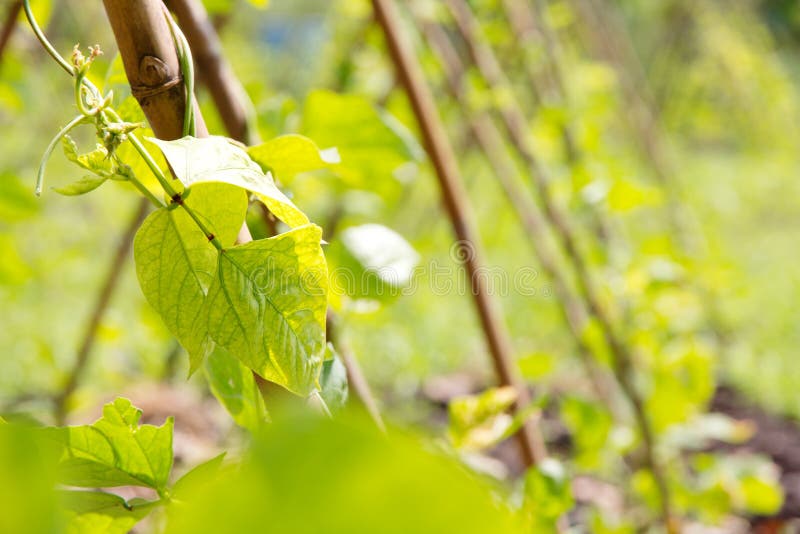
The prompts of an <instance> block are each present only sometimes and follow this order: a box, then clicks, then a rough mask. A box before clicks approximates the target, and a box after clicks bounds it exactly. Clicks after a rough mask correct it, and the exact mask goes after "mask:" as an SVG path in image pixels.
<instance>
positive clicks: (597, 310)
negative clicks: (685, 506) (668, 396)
mask: <svg viewBox="0 0 800 534" xmlns="http://www.w3.org/2000/svg"><path fill="white" fill-rule="evenodd" d="M445 1H446V3H447V5H448V7H449V9H450V12H451V13H452V15H453V19H454V20H455V22H456V27H457V29H458V32H459V33H460V34H461V36H462V38H463V40H464V42H465V43H466V45H467V50H468V51H469V53H470V56H471V57H472V61H473V63H474V64H475V66H476V67H477V68H478V72H479V74H480V76H481V77H482V78H483V80H484V82H485V83H486V85H487V86H488V87H489V88H490V89H491V90H494V91H499V90H506V94H507V95H508V97H509V98H507V99H506V102H505V103H504V105H503V106H501V107H500V109H499V112H500V116H501V119H502V121H501V122H502V124H503V125H504V127H505V130H506V133H507V135H508V138H509V139H510V141H511V144H512V146H513V147H514V149H515V151H516V152H517V154H518V155H519V156H520V157H521V159H522V160H523V161H524V162H525V163H526V164H527V165H528V168H529V171H530V177H531V179H532V181H533V185H534V188H535V189H536V191H537V192H538V194H539V199H540V201H541V203H542V206H543V211H544V215H545V218H546V219H547V221H548V224H549V225H550V226H551V228H552V229H553V231H554V232H555V234H556V235H557V236H558V238H559V240H560V242H561V246H562V247H563V249H564V251H565V253H566V256H567V258H568V259H569V261H570V264H571V265H572V268H573V270H574V272H575V278H576V281H577V285H578V289H579V291H580V293H581V296H582V298H583V299H584V302H585V304H586V308H587V310H588V312H589V315H590V316H591V317H593V318H594V319H595V320H596V321H597V324H598V325H599V326H600V330H601V332H602V333H603V337H604V339H605V342H606V345H607V346H608V348H609V350H610V352H611V356H612V358H611V360H612V361H611V368H612V371H613V373H614V377H615V378H616V381H617V383H618V385H619V387H620V391H621V392H622V393H623V395H624V396H625V397H626V398H627V400H628V402H629V403H630V405H631V407H632V408H633V411H634V419H635V423H636V426H637V427H638V429H639V432H640V434H641V437H642V442H643V445H644V453H645V462H646V466H647V468H648V469H649V471H650V473H651V474H652V476H653V479H654V480H655V483H656V487H657V489H658V493H659V500H660V503H661V514H662V520H663V523H664V525H665V527H666V528H667V529H668V530H670V531H672V529H673V528H674V524H675V523H674V520H673V514H672V507H671V500H670V494H669V488H668V485H667V478H666V474H665V473H664V470H663V468H662V466H661V464H660V462H659V461H658V458H657V456H656V450H655V449H656V447H655V433H654V431H653V428H652V425H651V422H650V420H649V418H648V416H647V413H646V410H645V407H644V400H643V399H642V396H641V394H640V393H639V391H638V389H637V388H636V385H635V383H634V380H633V371H634V368H633V363H634V358H633V354H631V352H630V351H629V349H628V347H627V346H626V345H625V344H624V343H623V341H622V340H621V339H620V337H619V336H618V335H617V333H616V331H615V329H614V326H613V322H612V320H611V316H610V315H609V313H608V312H607V311H606V309H605V308H604V306H603V304H602V303H601V299H600V296H599V294H598V291H597V288H596V287H595V285H594V281H593V278H592V276H591V274H590V272H589V269H588V266H587V262H586V260H585V258H584V257H583V254H582V253H581V251H580V249H579V247H578V243H577V238H576V236H575V233H574V231H573V230H572V227H571V225H570V224H569V222H568V220H567V218H566V216H565V215H564V214H563V213H562V211H561V208H560V207H559V206H558V204H557V202H556V200H555V199H554V198H553V196H552V194H551V193H550V190H549V186H548V182H549V180H548V177H547V175H546V174H545V169H544V167H542V166H541V165H540V164H539V161H538V159H537V158H536V155H535V154H534V151H533V149H532V147H531V146H530V140H529V138H528V136H527V133H526V132H527V127H526V124H527V120H526V118H525V116H524V114H523V113H522V111H521V108H520V107H519V104H518V103H517V102H516V100H515V99H514V97H513V91H512V90H511V89H510V87H511V85H510V84H509V83H508V81H507V80H506V78H505V75H504V74H503V70H502V68H501V67H500V65H499V63H498V61H497V58H496V57H495V55H494V52H493V51H492V49H491V48H490V47H489V46H488V45H485V44H484V43H483V41H482V39H481V35H480V34H481V30H480V25H479V23H478V21H477V20H476V18H475V16H474V14H473V13H472V11H471V9H470V7H469V5H468V4H467V3H466V2H465V0H445Z"/></svg>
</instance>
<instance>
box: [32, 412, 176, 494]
mask: <svg viewBox="0 0 800 534" xmlns="http://www.w3.org/2000/svg"><path fill="white" fill-rule="evenodd" d="M141 417H142V412H141V410H139V409H138V408H136V407H134V406H133V405H132V404H131V401H129V400H128V399H123V398H117V399H116V400H114V401H113V402H110V403H108V404H106V405H105V406H104V407H103V417H102V418H100V419H98V420H97V421H96V422H95V423H94V424H92V425H85V426H72V427H65V428H51V429H47V430H48V432H49V433H50V434H51V435H52V436H53V437H54V438H55V439H56V440H57V441H58V442H60V443H61V444H62V445H63V447H64V449H63V453H62V457H61V461H60V462H59V468H60V469H59V475H60V479H61V482H63V483H64V484H68V485H70V486H79V487H92V488H94V487H99V488H103V487H114V486H129V485H130V486H145V487H149V488H153V489H155V490H156V491H158V492H159V494H161V493H163V492H164V490H165V489H166V487H167V481H168V479H169V473H170V470H171V469H172V426H173V420H172V418H171V417H169V418H167V420H166V422H165V423H164V424H163V425H162V426H160V427H156V426H153V425H139V420H140V419H141Z"/></svg>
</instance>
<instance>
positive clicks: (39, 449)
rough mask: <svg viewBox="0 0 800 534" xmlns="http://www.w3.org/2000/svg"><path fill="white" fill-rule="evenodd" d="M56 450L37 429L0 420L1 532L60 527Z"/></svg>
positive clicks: (38, 533)
mask: <svg viewBox="0 0 800 534" xmlns="http://www.w3.org/2000/svg"><path fill="white" fill-rule="evenodd" d="M54 467H55V451H53V450H51V448H49V447H47V446H46V444H42V443H40V442H39V441H38V440H37V439H36V434H35V432H34V431H33V430H32V429H30V428H25V427H22V426H18V425H10V424H0V482H2V483H0V501H1V502H2V503H3V510H2V513H0V532H19V533H22V534H49V533H52V532H58V531H59V530H60V522H59V521H58V518H57V515H56V502H55V498H54V495H53V492H52V488H53V485H54V484H55V480H54V476H53V475H54V472H55V469H54Z"/></svg>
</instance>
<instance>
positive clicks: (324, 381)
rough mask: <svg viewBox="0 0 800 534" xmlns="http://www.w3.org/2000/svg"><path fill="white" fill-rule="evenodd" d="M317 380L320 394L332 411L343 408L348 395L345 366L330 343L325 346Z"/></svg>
mask: <svg viewBox="0 0 800 534" xmlns="http://www.w3.org/2000/svg"><path fill="white" fill-rule="evenodd" d="M319 382H320V386H321V390H320V395H322V398H323V400H324V401H325V404H327V405H328V407H329V408H330V409H331V410H332V411H334V412H335V411H336V410H338V409H340V408H343V407H344V405H345V404H346V403H347V396H348V384H347V368H345V366H344V364H343V363H342V359H341V357H340V356H339V354H338V353H337V352H336V349H334V348H333V345H331V344H330V343H328V345H327V346H326V347H325V361H324V362H323V363H322V372H321V373H320V376H319Z"/></svg>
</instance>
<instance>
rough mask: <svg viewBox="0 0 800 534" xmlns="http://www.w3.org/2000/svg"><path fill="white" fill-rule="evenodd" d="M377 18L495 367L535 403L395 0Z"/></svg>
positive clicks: (540, 446) (530, 433)
mask: <svg viewBox="0 0 800 534" xmlns="http://www.w3.org/2000/svg"><path fill="white" fill-rule="evenodd" d="M372 6H373V9H374V12H375V15H376V19H377V21H378V23H379V24H380V26H381V28H382V29H383V33H384V35H385V38H386V44H387V46H388V48H389V52H390V54H391V56H392V59H393V61H394V64H395V68H396V70H397V75H398V77H399V78H400V80H401V82H402V84H403V86H404V87H405V90H406V93H407V94H408V98H409V100H410V102H411V107H412V108H413V111H414V114H415V116H416V119H417V122H418V124H419V127H420V130H421V132H422V136H423V139H424V141H425V146H426V147H427V150H428V154H429V155H430V158H431V160H432V162H433V165H434V167H435V170H436V176H437V178H438V180H439V186H440V188H441V192H442V197H443V201H444V207H445V209H446V211H447V214H448V216H449V218H450V222H451V223H452V225H453V230H454V233H455V235H456V237H457V239H458V240H459V242H460V244H461V245H462V250H461V252H462V254H461V256H462V257H461V258H460V259H461V260H462V262H463V265H464V267H465V269H466V272H467V276H468V278H469V282H470V285H471V292H472V295H473V297H474V299H475V306H476V308H477V311H478V315H479V318H480V321H481V325H482V327H483V331H484V335H485V336H486V341H487V344H488V346H489V351H490V354H491V356H492V360H493V363H494V367H495V371H496V373H497V375H498V378H499V380H500V382H501V384H503V385H507V386H512V387H514V388H515V389H516V391H517V393H518V400H517V404H516V408H519V407H522V406H525V405H527V404H528V403H529V402H530V394H529V392H528V390H527V388H526V387H525V385H524V383H523V382H522V381H521V380H520V378H519V373H518V369H517V368H516V365H515V362H514V359H513V357H512V354H511V341H510V339H509V335H508V332H507V331H506V329H505V326H504V325H503V321H502V317H501V314H500V312H499V310H498V308H497V307H496V303H495V302H494V301H493V300H492V299H491V298H490V296H489V294H488V291H487V287H486V280H485V278H484V277H482V276H480V270H479V269H480V266H481V260H480V250H479V248H478V233H477V227H476V222H475V217H474V214H473V212H472V209H471V206H470V204H469V199H468V197H467V194H466V191H465V190H464V185H463V183H462V181H461V177H460V175H459V171H458V166H457V163H456V159H455V154H454V153H453V151H452V148H451V146H450V144H449V142H448V139H447V135H446V133H445V131H444V127H443V126H442V123H441V119H440V117H439V113H438V110H437V109H436V104H435V101H434V99H433V95H432V94H431V92H430V89H429V88H428V86H427V84H426V82H425V79H424V76H423V73H422V70H421V68H420V66H419V64H418V63H417V61H416V59H415V58H414V55H413V51H412V50H411V48H410V46H409V45H408V43H407V42H406V40H405V39H404V38H403V36H402V34H401V32H400V28H399V23H400V18H399V15H398V13H397V9H396V6H395V5H394V3H393V2H392V1H391V0H372ZM517 438H518V439H519V442H520V446H521V449H522V455H523V459H524V461H525V463H526V465H534V464H536V463H537V462H539V461H541V460H542V459H544V458H545V457H546V455H547V451H546V449H545V445H544V441H543V439H542V436H541V435H540V434H539V430H538V428H536V427H535V426H534V425H532V424H531V421H526V423H525V424H524V425H523V427H522V428H521V429H520V431H519V432H518V433H517Z"/></svg>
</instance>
